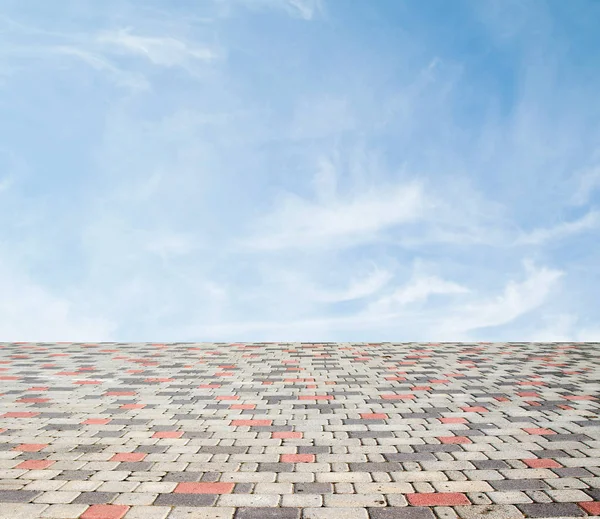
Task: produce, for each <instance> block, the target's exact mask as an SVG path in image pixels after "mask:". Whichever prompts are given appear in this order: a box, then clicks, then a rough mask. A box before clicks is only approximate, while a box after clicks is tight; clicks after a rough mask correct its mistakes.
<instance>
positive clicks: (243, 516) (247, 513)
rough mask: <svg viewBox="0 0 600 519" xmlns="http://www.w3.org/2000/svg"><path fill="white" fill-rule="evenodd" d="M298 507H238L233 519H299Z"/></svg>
mask: <svg viewBox="0 0 600 519" xmlns="http://www.w3.org/2000/svg"><path fill="white" fill-rule="evenodd" d="M301 514H302V511H301V509H300V508H287V507H286V508H264V507H245V508H238V509H237V511H236V512H235V516H234V519H300V517H301Z"/></svg>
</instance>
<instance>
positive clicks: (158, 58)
mask: <svg viewBox="0 0 600 519" xmlns="http://www.w3.org/2000/svg"><path fill="white" fill-rule="evenodd" d="M96 42H97V43H98V44H100V46H103V47H106V49H107V50H110V51H113V52H115V53H117V54H132V55H135V56H140V57H143V58H146V59H147V60H149V61H150V62H152V63H153V64H155V65H159V66H164V67H177V66H183V67H187V66H189V63H190V62H191V61H196V60H197V61H203V62H210V61H213V60H214V59H216V58H217V56H218V54H217V53H216V52H215V50H214V49H211V48H209V47H203V46H198V45H194V44H190V43H188V42H186V41H183V40H181V39H177V38H173V37H170V36H166V37H155V36H139V35H135V34H132V29H131V28H126V29H120V30H117V31H110V32H102V33H100V34H99V35H98V36H97V37H96Z"/></svg>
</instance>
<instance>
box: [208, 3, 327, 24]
mask: <svg viewBox="0 0 600 519" xmlns="http://www.w3.org/2000/svg"><path fill="white" fill-rule="evenodd" d="M215 1H216V2H217V3H220V4H225V5H232V6H235V5H242V6H244V7H246V8H249V9H276V10H281V11H284V12H286V13H288V14H289V15H291V16H294V17H297V18H302V19H304V20H312V19H313V18H314V17H315V16H317V15H318V14H319V13H321V12H322V10H323V5H324V1H323V0H215Z"/></svg>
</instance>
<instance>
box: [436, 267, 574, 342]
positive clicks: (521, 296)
mask: <svg viewBox="0 0 600 519" xmlns="http://www.w3.org/2000/svg"><path fill="white" fill-rule="evenodd" d="M525 267H526V271H527V274H528V277H527V278H526V279H525V281H522V282H515V281H510V282H509V283H508V285H507V286H506V288H505V289H504V291H503V293H502V294H501V295H499V296H497V297H495V298H493V299H490V298H487V297H484V298H482V299H481V300H480V301H475V302H473V303H470V304H468V305H465V306H464V307H462V308H460V309H458V310H455V311H452V312H450V315H449V317H447V318H445V319H442V320H441V322H440V326H439V332H440V335H442V336H444V337H448V336H455V337H456V335H457V334H461V333H464V332H469V331H471V330H477V329H479V328H487V327H491V326H500V325H503V324H506V323H509V322H511V321H513V320H515V319H516V318H518V317H520V316H522V315H524V314H526V313H528V312H531V311H532V310H534V309H536V308H538V307H539V306H541V305H542V304H543V303H544V302H545V301H546V299H547V297H548V296H549V295H550V292H551V291H552V290H553V289H554V288H555V287H556V285H557V282H558V280H559V279H560V278H561V276H562V275H563V272H561V271H559V270H553V269H550V268H546V267H540V268H536V267H535V266H533V265H532V264H531V263H529V262H526V263H525Z"/></svg>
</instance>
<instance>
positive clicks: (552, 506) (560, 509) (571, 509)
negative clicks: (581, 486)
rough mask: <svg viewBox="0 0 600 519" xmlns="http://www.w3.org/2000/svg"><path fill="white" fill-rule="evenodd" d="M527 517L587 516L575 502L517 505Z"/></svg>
mask: <svg viewBox="0 0 600 519" xmlns="http://www.w3.org/2000/svg"><path fill="white" fill-rule="evenodd" d="M517 506H518V508H519V510H521V511H522V512H523V513H524V514H525V516H526V517H585V516H586V515H587V514H586V513H585V512H584V511H583V510H582V509H581V508H579V507H578V506H577V505H576V504H575V503H531V504H525V505H517Z"/></svg>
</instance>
